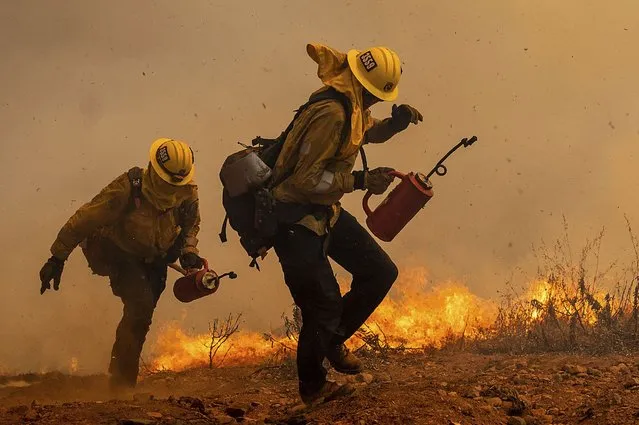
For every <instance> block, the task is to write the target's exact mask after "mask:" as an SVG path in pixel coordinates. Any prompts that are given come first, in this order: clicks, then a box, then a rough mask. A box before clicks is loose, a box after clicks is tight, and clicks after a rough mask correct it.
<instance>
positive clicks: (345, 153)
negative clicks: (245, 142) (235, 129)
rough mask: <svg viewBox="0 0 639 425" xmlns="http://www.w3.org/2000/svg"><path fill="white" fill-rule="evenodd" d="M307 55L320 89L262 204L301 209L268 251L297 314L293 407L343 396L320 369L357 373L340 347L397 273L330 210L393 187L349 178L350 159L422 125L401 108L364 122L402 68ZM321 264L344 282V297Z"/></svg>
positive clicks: (386, 57)
mask: <svg viewBox="0 0 639 425" xmlns="http://www.w3.org/2000/svg"><path fill="white" fill-rule="evenodd" d="M307 51H308V54H309V56H310V57H311V58H312V59H313V60H314V61H315V62H316V63H317V64H318V65H319V69H318V76H319V78H320V79H321V80H322V82H323V83H324V86H325V87H323V88H322V89H320V90H318V91H317V92H315V93H314V94H313V95H312V96H311V101H310V102H309V104H307V105H306V106H305V108H304V109H303V110H301V111H300V112H299V113H298V115H297V117H296V119H295V120H294V122H293V125H292V127H291V128H290V131H289V132H288V134H287V135H286V139H285V142H284V144H283V147H282V150H281V152H280V154H279V156H278V158H277V162H276V165H275V169H274V173H273V178H272V181H274V182H277V183H276V185H275V187H273V188H272V195H273V197H274V198H275V200H276V201H277V203H278V204H280V205H281V206H287V205H288V206H291V207H292V208H297V207H294V206H299V205H304V206H306V213H305V214H304V215H303V216H302V217H301V218H300V219H299V220H297V221H295V222H294V223H291V224H288V225H281V226H280V229H279V232H278V233H277V235H276V236H275V238H274V241H273V245H274V248H275V251H276V253H277V255H278V257H279V260H280V263H281V265H282V269H283V272H284V278H285V280H286V284H287V286H288V287H289V289H290V292H291V295H292V296H293V299H294V300H295V303H296V304H297V305H298V306H299V307H300V309H301V312H302V322H303V326H302V330H301V334H300V336H299V344H298V348H297V369H298V375H299V390H300V395H301V397H302V399H303V400H304V401H305V402H306V403H312V402H315V401H318V400H321V399H333V398H337V397H341V396H344V395H348V394H350V393H351V392H352V391H353V389H352V388H350V387H349V386H347V385H344V386H340V385H338V384H337V383H335V382H330V381H327V380H326V370H325V369H324V367H323V366H322V362H323V360H324V359H325V358H327V359H328V360H329V362H330V363H331V365H332V366H333V368H334V369H335V370H336V371H338V372H341V373H346V374H356V373H359V372H360V371H361V370H362V364H361V362H360V360H359V359H357V358H356V357H355V356H354V355H353V354H352V353H350V352H349V351H348V350H347V348H346V347H345V345H344V343H345V341H346V340H347V339H349V338H350V337H351V336H352V335H353V334H354V333H355V331H357V329H359V328H360V326H361V325H362V324H363V323H364V322H365V320H366V319H367V318H368V317H369V316H370V314H371V313H372V312H373V311H374V310H375V308H376V307H377V306H378V305H379V303H380V302H381V301H382V300H383V299H384V297H385V296H386V294H387V293H388V291H389V290H390V288H391V286H392V285H393V283H394V282H395V280H396V278H397V273H398V272H397V267H396V266H395V264H394V263H393V261H392V260H391V259H390V258H389V257H388V255H387V254H386V253H385V252H384V251H383V250H382V248H381V247H380V246H379V245H378V244H377V242H375V240H374V239H373V238H372V236H371V235H370V234H369V233H368V232H367V231H366V230H365V229H364V228H363V227H362V226H361V225H360V224H359V223H358V222H357V220H356V219H355V218H354V217H353V216H352V215H351V214H349V213H348V212H347V211H345V210H343V209H342V208H340V203H339V201H340V199H341V198H342V196H344V194H346V193H350V192H353V191H355V190H362V191H367V190H368V191H371V192H372V193H375V194H381V193H383V192H385V191H386V190H387V189H388V186H389V185H390V183H391V182H392V180H393V177H391V176H389V174H388V172H389V171H390V170H391V169H390V168H385V167H384V168H376V169H373V170H370V171H368V170H364V171H352V170H353V167H354V164H355V160H356V158H357V155H358V152H359V150H360V148H361V146H362V145H363V144H366V143H383V142H385V141H387V140H388V139H390V138H391V137H392V136H393V135H395V134H397V133H399V132H400V131H403V130H404V129H406V128H407V127H408V125H409V124H410V123H411V122H412V123H413V124H417V123H418V122H419V121H422V119H423V118H422V115H421V114H420V113H419V112H418V111H417V110H416V109H414V108H412V107H411V106H408V105H401V106H396V105H394V106H393V108H392V116H391V117H390V118H387V119H385V120H383V121H380V120H376V119H374V118H372V117H371V115H370V111H369V108H370V107H371V106H373V105H374V104H376V103H378V102H380V101H393V100H394V99H396V98H397V95H398V89H397V84H398V83H399V79H400V75H401V72H402V69H401V63H400V60H399V57H398V56H397V54H396V53H395V52H393V51H392V50H390V49H388V48H386V47H375V48H371V49H369V50H365V51H361V52H360V51H356V50H351V51H350V52H348V54H343V53H340V52H337V51H335V50H333V49H331V48H329V47H326V46H323V45H308V46H307ZM318 96H320V99H322V100H317V97H318ZM322 96H323V97H322ZM314 98H315V100H314ZM329 257H330V258H331V259H333V260H334V261H335V262H336V263H338V264H339V265H341V266H342V267H344V268H345V269H346V270H347V271H348V272H350V273H351V274H352V276H353V280H352V284H351V288H350V291H349V292H348V293H346V294H345V295H344V296H342V295H341V293H340V288H339V285H338V283H337V281H336V279H335V275H334V273H333V270H332V268H331V264H330V263H329Z"/></svg>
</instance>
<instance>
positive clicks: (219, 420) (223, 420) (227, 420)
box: [211, 415, 237, 425]
mask: <svg viewBox="0 0 639 425" xmlns="http://www.w3.org/2000/svg"><path fill="white" fill-rule="evenodd" d="M211 419H213V421H214V422H215V423H216V424H219V425H227V424H234V423H236V422H237V421H236V420H235V419H233V418H232V417H230V416H226V415H217V416H213V417H212V418H211Z"/></svg>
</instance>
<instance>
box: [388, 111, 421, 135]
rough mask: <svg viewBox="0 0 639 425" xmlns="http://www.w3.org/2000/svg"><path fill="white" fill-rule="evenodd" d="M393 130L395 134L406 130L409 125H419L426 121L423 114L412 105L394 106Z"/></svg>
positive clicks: (391, 123) (392, 116)
mask: <svg viewBox="0 0 639 425" xmlns="http://www.w3.org/2000/svg"><path fill="white" fill-rule="evenodd" d="M390 121H391V122H390V125H391V128H392V129H393V131H394V132H395V133H399V132H400V131H404V130H406V128H407V127H408V124H410V123H413V124H417V122H419V121H424V117H423V116H422V114H421V113H420V112H419V111H418V110H417V109H415V108H413V107H412V106H410V105H399V106H397V105H393V112H392V113H391V120H390Z"/></svg>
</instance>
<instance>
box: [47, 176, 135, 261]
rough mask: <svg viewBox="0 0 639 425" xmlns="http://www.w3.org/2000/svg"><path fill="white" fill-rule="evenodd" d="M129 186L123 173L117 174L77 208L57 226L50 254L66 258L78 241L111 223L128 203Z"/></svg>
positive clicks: (62, 258)
mask: <svg viewBox="0 0 639 425" xmlns="http://www.w3.org/2000/svg"><path fill="white" fill-rule="evenodd" d="M130 195H131V185H130V183H129V180H128V177H127V176H126V174H124V175H123V176H120V177H118V178H117V179H115V180H114V181H113V182H111V183H110V184H109V185H108V186H106V187H105V188H104V189H102V191H100V193H99V194H98V195H97V196H95V197H94V198H93V199H92V200H91V201H89V202H88V203H86V204H84V205H83V206H82V207H80V209H78V210H77V211H76V212H75V214H73V216H71V218H69V220H68V221H67V222H66V224H65V225H64V226H63V227H62V229H60V232H59V233H58V237H57V238H56V240H55V242H53V245H52V246H51V254H52V255H53V256H54V257H56V258H59V259H61V260H66V259H67V258H68V257H69V255H70V254H71V252H72V251H73V250H74V249H75V247H76V246H78V244H80V242H82V241H83V240H84V239H85V238H87V237H88V236H90V235H91V234H92V233H93V232H95V231H96V230H97V229H99V228H100V227H103V226H107V225H109V224H112V223H114V222H115V221H117V219H118V218H119V217H120V216H121V215H122V213H123V212H124V211H125V209H126V207H127V205H128V204H129V200H130Z"/></svg>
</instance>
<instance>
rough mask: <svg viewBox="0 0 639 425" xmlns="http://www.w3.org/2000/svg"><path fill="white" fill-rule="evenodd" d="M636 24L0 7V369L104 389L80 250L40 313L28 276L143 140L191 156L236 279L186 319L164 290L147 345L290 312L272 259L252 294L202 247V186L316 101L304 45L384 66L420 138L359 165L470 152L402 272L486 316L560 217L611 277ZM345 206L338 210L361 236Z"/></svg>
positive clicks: (423, 167)
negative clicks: (599, 254)
mask: <svg viewBox="0 0 639 425" xmlns="http://www.w3.org/2000/svg"><path fill="white" fill-rule="evenodd" d="M638 9H639V7H638V6H637V4H636V2H635V1H632V0H620V1H617V2H615V3H614V7H613V6H612V5H611V4H604V3H602V2H598V1H594V0H586V1H585V0H563V1H561V2H557V1H551V0H542V1H535V2H526V1H514V0H483V1H476V0H461V1H456V2H442V1H436V0H395V1H371V0H349V1H343V0H325V1H323V2H310V1H298V2H289V1H285V0H273V1H269V2H263V1H238V2H221V1H199V0H198V1H190V2H174V1H169V0H163V1H160V0H158V1H150V0H140V1H136V2H130V1H123V0H117V1H110V2H86V1H81V0H64V1H57V2H46V1H42V0H41V1H34V0H25V1H20V2H17V1H16V2H10V1H3V2H0V53H1V54H2V59H1V60H0V141H1V142H0V143H2V150H1V155H2V167H0V176H1V178H0V195H1V199H2V203H1V204H0V205H1V206H0V208H1V211H2V220H1V221H0V228H1V231H2V242H3V244H4V247H3V255H2V257H1V258H0V270H1V271H2V283H1V286H0V287H1V289H2V293H1V296H0V370H4V371H26V370H33V371H40V370H49V369H52V368H59V369H62V370H67V368H68V367H69V364H70V362H71V359H72V358H73V357H76V358H77V359H78V360H79V363H78V365H79V373H92V372H103V371H105V369H106V364H107V361H108V358H109V354H110V346H111V343H112V340H113V337H114V333H115V327H116V324H117V321H118V320H119V316H120V309H121V304H120V301H119V299H117V298H116V297H114V296H113V295H112V294H111V292H110V289H109V286H108V284H107V282H106V280H104V279H101V278H98V277H95V276H91V275H90V272H89V270H88V268H87V267H86V261H85V260H84V258H83V256H82V255H81V253H80V251H79V250H78V251H76V252H75V253H74V254H73V255H72V257H71V259H70V261H69V262H68V263H67V265H66V269H65V273H64V275H63V281H62V285H61V290H60V292H57V293H53V292H48V293H47V294H45V295H44V296H40V295H39V293H38V288H39V282H38V277H37V274H38V270H39V269H40V267H41V264H42V263H43V262H44V261H45V260H46V258H47V257H48V255H49V253H48V249H49V246H50V245H51V242H52V241H53V240H54V238H55V236H56V234H57V231H58V229H59V228H60V227H61V226H62V225H63V224H64V222H65V221H66V219H67V218H68V217H69V216H70V215H71V214H72V213H73V212H74V211H75V209H76V208H78V207H79V206H80V205H81V204H82V203H83V202H86V201H87V200H89V199H90V198H91V197H92V196H93V195H94V194H96V193H97V192H98V191H99V190H100V189H101V188H102V187H103V186H104V185H106V184H107V183H109V182H110V181H111V180H112V179H113V178H114V177H115V176H117V175H119V174H120V173H122V172H124V171H125V170H127V169H128V168H130V167H131V166H133V165H141V166H144V165H146V160H147V154H148V147H149V144H150V143H151V141H152V140H153V139H155V138H157V137H164V136H170V137H174V138H182V139H184V140H186V141H188V142H189V143H191V144H192V145H193V147H194V149H195V151H196V164H197V167H198V169H197V180H198V182H199V187H200V195H201V206H202V215H203V226H202V232H201V238H200V239H201V249H202V253H203V255H205V256H207V257H208V258H209V259H210V260H211V262H212V264H213V265H214V266H215V267H216V268H217V269H218V270H219V271H227V270H230V269H233V270H235V271H236V272H238V273H239V275H240V278H239V279H238V280H235V281H228V282H225V283H224V286H223V288H222V289H221V290H220V291H219V292H218V294H216V295H215V296H213V297H210V298H207V299H205V300H201V301H199V302H195V303H193V304H192V305H184V304H180V303H179V302H178V301H177V300H175V298H174V297H173V295H172V293H171V289H170V286H169V287H168V288H167V291H166V292H165V294H164V296H163V297H162V299H161V300H160V302H159V305H158V309H157V310H156V315H155V318H154V325H153V328H152V332H151V334H150V336H149V340H151V341H152V340H153V339H154V335H156V333H157V331H158V328H159V326H161V325H162V323H166V322H167V321H169V320H183V323H184V326H185V327H187V328H191V327H193V328H195V329H198V330H200V331H203V330H204V329H205V328H206V324H207V321H208V320H210V319H212V318H214V317H220V316H223V315H226V314H228V313H229V312H239V311H242V312H243V313H244V319H245V322H244V327H245V328H249V329H255V330H264V329H268V328H269V327H277V326H279V324H280V315H281V313H283V312H288V311H289V309H290V305H291V302H292V301H291V299H290V296H289V294H288V292H287V290H286V287H285V285H284V284H283V283H282V279H281V272H280V269H279V266H278V264H277V261H276V258H275V256H274V255H273V254H271V255H270V256H269V258H268V260H267V261H266V263H265V264H264V271H263V272H261V273H258V272H256V271H253V270H252V269H249V268H248V261H247V257H246V256H245V255H244V253H243V251H242V250H241V248H240V247H239V244H238V243H237V241H236V240H235V237H234V235H233V234H231V237H230V239H231V242H230V243H229V244H227V245H225V246H222V245H220V243H219V241H218V238H217V233H218V231H219V225H220V223H221V221H222V218H223V210H222V207H221V204H220V194H221V192H220V183H219V179H218V167H219V166H220V164H221V162H222V161H223V159H224V158H225V156H226V155H227V154H229V153H231V152H233V151H235V150H236V149H237V148H238V146H237V145H236V142H238V141H241V142H248V141H249V140H251V139H252V138H253V137H255V136H257V135H263V136H276V135H277V134H279V132H280V131H281V130H282V129H283V128H284V127H285V126H286V124H287V123H288V121H289V120H290V118H291V116H292V111H293V109H294V108H296V107H297V106H299V105H300V104H301V103H303V102H304V101H305V99H306V97H307V96H308V94H309V93H310V92H311V91H312V90H314V89H316V88H318V86H319V80H318V79H317V77H316V66H315V64H314V63H313V62H312V61H311V59H310V58H308V56H307V55H306V51H305V46H306V43H307V42H322V43H326V44H328V45H330V46H333V47H335V48H338V49H341V50H344V51H345V50H348V49H350V48H353V47H356V48H364V47H367V46H371V45H388V46H390V47H392V48H394V49H395V50H397V51H398V53H399V54H400V57H401V58H402V60H403V63H404V66H403V69H404V74H403V77H402V82H401V85H400V90H401V92H400V99H399V101H400V102H402V103H409V104H412V105H414V106H416V107H418V108H419V109H420V110H421V111H422V112H423V114H424V117H425V118H424V122H423V124H422V125H420V126H419V127H413V126H411V128H410V129H409V130H408V131H406V132H405V133H404V134H402V135H400V136H398V137H396V138H395V139H394V140H392V141H391V142H389V144H387V145H383V146H373V147H371V148H369V149H368V151H367V153H368V156H369V162H370V163H371V164H372V165H374V166H382V165H385V166H392V167H395V168H397V169H399V170H404V171H428V170H429V169H430V167H432V166H433V165H434V164H435V162H436V161H437V160H438V159H439V157H440V156H441V155H443V154H444V153H445V152H446V151H447V150H448V149H449V148H450V147H451V146H452V145H454V144H455V143H456V142H457V141H458V140H459V139H461V138H462V137H466V136H471V135H473V134H476V135H477V136H478V137H479V142H478V143H477V144H476V145H475V146H473V147H472V148H470V149H468V150H463V151H460V152H458V153H457V154H456V155H455V156H453V157H452V158H451V159H450V160H449V161H448V162H447V165H448V168H449V174H448V175H447V176H445V177H436V178H434V179H433V183H434V185H435V192H436V196H435V198H434V199H433V200H432V201H431V203H430V204H429V206H428V207H427V209H425V210H424V211H423V212H422V213H421V214H420V215H419V216H418V217H416V218H415V219H414V220H413V221H412V222H411V223H410V225H409V227H408V228H407V229H406V230H405V231H404V232H403V233H402V234H401V235H400V236H399V237H398V238H397V239H396V240H395V241H394V242H393V243H391V244H385V247H386V248H387V249H388V251H389V252H390V253H391V254H392V256H393V257H394V258H395V259H396V260H397V262H398V263H399V264H400V265H402V266H411V265H420V266H425V267H427V268H428V270H429V271H430V279H431V280H433V281H435V282H437V281H442V280H448V279H450V280H456V281H461V282H463V283H465V284H467V285H468V286H469V287H470V288H471V289H472V290H473V291H475V292H476V293H477V294H480V295H482V296H494V295H495V291H496V290H497V289H499V288H500V287H501V286H502V285H503V282H504V281H505V280H506V279H507V278H508V277H509V276H510V274H511V272H512V270H515V269H517V268H521V269H523V270H529V271H534V265H535V263H534V261H533V258H532V256H531V250H530V246H531V244H533V243H537V242H539V241H540V240H541V239H542V238H545V239H552V238H553V237H556V236H557V235H558V234H559V232H560V231H561V228H562V222H561V215H562V214H565V216H566V217H567V219H568V222H569V224H570V226H571V232H572V233H571V235H572V236H573V238H574V240H575V243H576V244H579V243H581V242H583V240H584V239H585V238H586V237H589V236H593V235H594V234H595V233H596V232H597V231H598V230H599V229H600V228H601V227H602V226H605V227H606V228H607V238H606V242H605V245H604V249H605V250H606V251H607V252H608V256H609V257H610V258H622V257H623V256H625V255H627V249H628V247H629V243H628V238H627V234H626V231H625V227H624V219H623V214H624V213H627V214H628V215H629V217H630V218H631V220H634V222H635V223H637V226H638V227H639V213H638V212H637V207H638V206H639V201H638V200H637V197H635V196H633V195H634V194H635V193H636V192H637V185H638V183H637V179H636V165H635V162H636V160H637V156H638V154H639V146H638V141H639V122H638V121H637V119H638V118H639V84H637V82H636V78H637V75H639V56H637V55H636V49H637V45H638V44H639V26H638V25H637V20H636V16H637V13H638V12H639V10H638ZM389 110H390V105H380V106H376V107H375V109H374V111H373V112H374V113H375V114H376V115H377V116H379V117H385V116H386V115H387V114H388V113H389ZM361 197H362V194H361V193H360V194H352V195H350V196H347V197H346V199H345V202H344V204H345V206H346V208H347V209H349V210H350V211H352V212H354V213H355V214H357V216H358V217H359V218H360V219H363V213H362V211H361V207H360V202H361ZM340 273H341V272H340ZM176 277H177V275H176V274H175V273H174V272H170V280H172V279H174V278H176Z"/></svg>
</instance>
